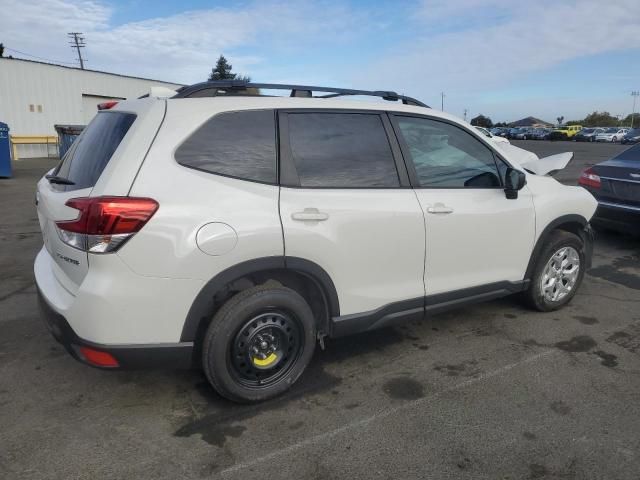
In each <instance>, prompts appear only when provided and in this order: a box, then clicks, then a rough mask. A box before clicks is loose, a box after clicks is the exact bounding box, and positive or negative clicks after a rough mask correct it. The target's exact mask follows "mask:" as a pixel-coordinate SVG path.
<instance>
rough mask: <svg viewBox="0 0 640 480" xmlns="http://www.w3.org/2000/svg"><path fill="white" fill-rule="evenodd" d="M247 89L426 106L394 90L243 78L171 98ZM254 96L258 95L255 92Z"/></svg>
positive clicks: (207, 84) (209, 84)
mask: <svg viewBox="0 0 640 480" xmlns="http://www.w3.org/2000/svg"><path fill="white" fill-rule="evenodd" d="M249 89H255V90H259V89H265V90H290V96H291V97H306V98H333V97H342V96H348V95H364V96H369V97H380V98H382V99H384V100H388V101H391V102H394V101H398V100H399V101H402V103H403V104H405V105H414V106H417V107H426V108H429V106H428V105H425V104H424V103H422V102H421V101H419V100H416V99H415V98H411V97H407V96H405V95H398V94H397V93H396V92H388V91H370V90H351V89H346V88H331V87H315V86H310V85H283V84H279V83H251V82H246V81H244V80H220V81H210V82H201V83H196V84H193V85H188V86H186V87H182V88H180V89H179V90H178V91H177V92H178V93H177V94H176V95H175V96H173V97H171V98H190V97H215V96H218V95H219V94H222V95H225V94H231V95H233V94H234V93H240V92H242V91H245V92H246V91H247V90H249ZM313 92H325V93H327V94H328V95H320V96H316V97H314V96H313ZM243 94H244V95H251V93H243ZM256 96H260V95H259V94H257V95H256Z"/></svg>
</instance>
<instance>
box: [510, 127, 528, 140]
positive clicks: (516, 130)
mask: <svg viewBox="0 0 640 480" xmlns="http://www.w3.org/2000/svg"><path fill="white" fill-rule="evenodd" d="M523 130H524V129H523V128H521V127H514V128H510V129H509V131H508V132H507V133H506V137H507V138H508V139H511V140H512V139H515V138H516V136H517V135H518V134H520V132H522V131H523Z"/></svg>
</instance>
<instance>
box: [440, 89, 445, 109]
mask: <svg viewBox="0 0 640 480" xmlns="http://www.w3.org/2000/svg"><path fill="white" fill-rule="evenodd" d="M440 97H442V98H441V99H440V110H442V111H443V112H444V97H446V95H445V94H444V92H441V93H440Z"/></svg>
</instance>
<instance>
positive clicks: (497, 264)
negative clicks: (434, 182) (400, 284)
mask: <svg viewBox="0 0 640 480" xmlns="http://www.w3.org/2000/svg"><path fill="white" fill-rule="evenodd" d="M416 195H417V196H418V199H419V200H420V204H421V205H422V208H423V210H424V212H425V222H426V230H427V255H426V261H425V287H426V292H427V295H432V294H437V293H443V292H449V291H454V290H460V289H463V288H469V287H475V286H479V285H485V284H489V283H494V282H499V281H505V280H506V281H513V282H516V281H520V280H522V279H523V277H524V272H525V270H526V267H527V263H528V262H529V258H530V256H531V250H532V248H533V237H534V231H535V212H534V206H533V202H532V200H531V194H530V193H529V191H528V189H527V188H526V187H525V188H524V189H522V190H521V191H520V192H519V195H518V198H517V199H516V200H508V199H507V198H506V197H505V194H504V191H503V190H502V189H470V190H466V189H427V188H422V189H417V190H416ZM438 203H440V204H442V205H443V206H445V207H448V208H450V209H451V210H452V212H451V213H448V214H440V213H429V208H431V207H434V206H435V205H436V204H438ZM514 224H517V225H518V227H517V228H514V227H513V225H514ZM506 239H508V241H502V240H506Z"/></svg>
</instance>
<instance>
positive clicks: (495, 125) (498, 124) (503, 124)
mask: <svg viewBox="0 0 640 480" xmlns="http://www.w3.org/2000/svg"><path fill="white" fill-rule="evenodd" d="M493 126H494V127H506V126H507V122H498V123H494V124H493Z"/></svg>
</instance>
